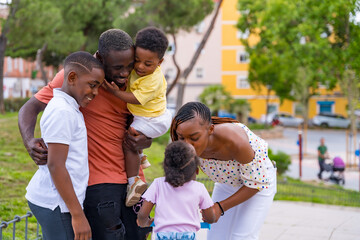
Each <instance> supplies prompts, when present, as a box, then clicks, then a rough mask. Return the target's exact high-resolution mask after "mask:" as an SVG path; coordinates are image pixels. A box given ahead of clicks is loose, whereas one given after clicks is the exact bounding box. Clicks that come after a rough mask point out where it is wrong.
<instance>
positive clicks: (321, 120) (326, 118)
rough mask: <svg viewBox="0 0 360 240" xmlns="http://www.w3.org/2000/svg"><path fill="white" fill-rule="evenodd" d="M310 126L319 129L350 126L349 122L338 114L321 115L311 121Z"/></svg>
mask: <svg viewBox="0 0 360 240" xmlns="http://www.w3.org/2000/svg"><path fill="white" fill-rule="evenodd" d="M312 124H313V125H315V126H321V127H340V128H348V127H349V126H350V120H349V119H346V118H345V117H344V116H342V115H340V114H333V113H321V114H318V115H316V116H315V117H314V118H313V119H312Z"/></svg>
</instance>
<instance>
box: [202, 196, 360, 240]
mask: <svg viewBox="0 0 360 240" xmlns="http://www.w3.org/2000/svg"><path fill="white" fill-rule="evenodd" d="M359 223H360V208H352V207H341V206H333V205H323V204H313V203H303V202H289V201H274V203H273V205H272V206H271V208H270V211H269V214H268V216H267V218H266V220H265V223H264V225H263V227H262V228H261V232H260V238H259V240H360V227H359ZM206 234H207V230H204V229H202V230H200V231H199V232H198V234H197V237H198V238H197V239H198V240H205V239H206ZM224 240H227V239H224Z"/></svg>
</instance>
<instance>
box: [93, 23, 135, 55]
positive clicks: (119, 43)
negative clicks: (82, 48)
mask: <svg viewBox="0 0 360 240" xmlns="http://www.w3.org/2000/svg"><path fill="white" fill-rule="evenodd" d="M132 47H134V43H133V40H132V39H131V37H130V36H129V34H127V33H126V32H124V31H123V30H121V29H116V28H114V29H109V30H106V31H105V32H103V33H102V34H101V35H100V38H99V46H98V51H99V54H100V55H101V56H102V57H105V56H107V55H108V54H109V52H110V51H125V50H128V49H130V48H132Z"/></svg>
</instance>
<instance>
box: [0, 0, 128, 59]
mask: <svg viewBox="0 0 360 240" xmlns="http://www.w3.org/2000/svg"><path fill="white" fill-rule="evenodd" d="M130 3H131V1H130V0H113V1H106V0H79V1H71V0H64V1H56V0H22V1H21V3H20V8H19V10H18V11H17V13H16V16H15V19H13V20H12V21H11V25H10V32H9V35H8V40H9V42H8V49H7V52H6V54H7V55H8V56H12V57H23V58H31V59H35V57H36V52H37V50H38V49H40V48H41V47H42V46H43V45H44V44H47V45H48V47H47V49H48V50H47V53H46V55H45V61H46V63H47V64H53V65H58V64H59V63H60V62H61V61H62V60H63V58H64V57H65V56H66V55H68V54H69V53H71V52H74V51H79V50H84V51H88V52H95V51H96V50H97V44H98V39H99V36H100V34H101V33H102V32H103V31H105V30H107V29H109V28H112V27H113V21H114V20H115V19H116V18H117V16H118V15H122V14H124V12H125V11H127V9H128V7H129V6H130Z"/></svg>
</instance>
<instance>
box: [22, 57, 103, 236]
mask: <svg viewBox="0 0 360 240" xmlns="http://www.w3.org/2000/svg"><path fill="white" fill-rule="evenodd" d="M104 78H105V74H104V70H103V65H102V64H101V62H100V61H99V60H97V59H96V58H94V57H93V55H91V54H90V53H88V52H75V53H72V54H70V55H69V56H68V57H67V58H66V59H65V62H64V83H63V85H62V87H61V88H60V89H59V88H58V89H54V97H53V98H52V99H51V100H50V102H49V103H48V104H47V106H46V108H45V110H44V113H43V115H42V117H41V120H40V129H41V137H42V138H43V139H44V142H45V144H46V147H47V148H48V161H47V164H46V165H41V166H39V169H38V170H37V172H36V173H35V175H34V176H33V177H32V179H31V181H30V183H29V185H28V186H27V188H26V190H27V193H26V195H25V197H26V199H27V200H28V204H29V207H30V209H31V211H32V212H33V214H34V215H35V217H36V219H37V220H38V222H39V223H40V225H41V228H42V232H43V235H44V239H55V238H54V237H55V236H56V239H74V238H75V239H91V229H90V225H89V223H88V221H87V219H86V217H85V214H84V212H83V209H82V204H83V201H84V198H85V191H86V187H87V183H88V178H89V168H88V149H87V132H86V127H85V122H84V118H83V115H82V113H81V112H80V110H79V108H80V107H86V106H87V105H88V104H89V103H90V102H91V100H92V99H93V98H94V97H95V96H96V95H97V94H98V88H99V86H100V85H101V84H102V83H103V81H104Z"/></svg>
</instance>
